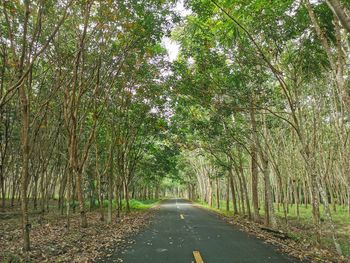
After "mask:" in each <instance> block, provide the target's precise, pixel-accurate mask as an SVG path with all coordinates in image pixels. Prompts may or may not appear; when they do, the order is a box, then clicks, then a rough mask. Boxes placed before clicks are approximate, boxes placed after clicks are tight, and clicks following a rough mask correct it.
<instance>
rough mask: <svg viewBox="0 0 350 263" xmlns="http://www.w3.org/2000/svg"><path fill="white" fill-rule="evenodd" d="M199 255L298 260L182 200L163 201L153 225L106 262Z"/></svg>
mask: <svg viewBox="0 0 350 263" xmlns="http://www.w3.org/2000/svg"><path fill="white" fill-rule="evenodd" d="M194 251H198V252H199V253H197V252H195V254H196V255H195V256H196V258H197V261H196V259H195V256H194V253H193V252H194ZM200 258H201V259H202V260H203V262H205V263H231V262H259V263H261V262H272V263H273V262H276V263H283V262H297V261H296V260H294V259H291V258H289V257H288V256H286V255H283V254H281V253H279V252H277V251H276V249H275V248H274V247H273V246H271V245H268V244H265V243H263V241H261V240H259V239H257V238H255V237H253V236H251V235H248V234H247V233H245V232H243V231H240V230H239V229H237V228H236V227H234V226H233V225H230V224H228V223H227V222H225V221H223V220H221V219H220V218H218V217H217V216H215V215H214V214H213V213H211V212H209V211H206V210H204V209H200V208H197V207H194V206H193V205H192V204H191V203H190V202H187V201H185V200H181V199H169V200H166V201H164V202H162V204H161V207H160V211H159V212H158V213H157V215H156V216H155V218H154V219H153V220H152V223H151V224H150V226H149V227H148V228H146V229H145V230H143V231H142V232H141V233H139V234H138V235H136V236H135V237H133V238H132V239H131V240H130V241H129V245H128V246H126V247H124V248H123V249H119V250H118V249H117V250H116V252H115V254H114V255H113V256H112V257H111V258H109V259H105V260H103V262H126V263H136V262H140V263H148V262H149V263H190V262H201V261H200Z"/></svg>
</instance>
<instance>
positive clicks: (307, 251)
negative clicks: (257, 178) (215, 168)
mask: <svg viewBox="0 0 350 263" xmlns="http://www.w3.org/2000/svg"><path fill="white" fill-rule="evenodd" d="M196 204H197V205H198V206H200V207H202V208H205V209H208V210H211V211H214V212H216V213H217V214H219V215H221V217H222V218H223V219H224V220H226V221H227V222H229V223H231V224H234V225H238V226H239V227H241V228H242V229H243V230H244V231H246V232H249V233H252V234H254V235H255V236H257V237H258V238H261V239H263V240H265V241H266V242H268V243H271V244H274V245H277V246H278V247H280V249H281V250H282V251H284V252H285V253H288V254H290V255H292V256H294V257H297V258H300V259H308V260H310V261H311V262H350V216H348V214H347V211H346V209H344V208H342V207H340V206H339V207H337V212H333V214H332V216H333V221H334V223H335V226H336V231H337V233H336V234H337V238H338V241H339V243H340V244H341V248H342V251H343V254H344V255H343V256H338V254H337V252H336V251H335V248H334V243H333V241H332V238H331V232H330V228H329V226H328V225H327V223H326V222H323V226H322V229H321V243H320V244H317V242H316V236H315V228H314V227H313V224H312V216H311V207H310V206H309V207H308V208H305V207H304V206H300V215H299V219H298V218H297V216H296V215H295V214H294V213H295V209H294V207H290V208H289V214H288V216H287V219H288V225H287V224H286V223H285V219H284V216H283V212H282V209H281V210H280V212H278V211H277V209H276V215H277V220H278V223H279V229H278V230H279V231H280V234H279V233H273V232H270V231H266V229H265V226H264V224H263V214H262V215H261V220H260V222H257V223H254V222H252V221H250V220H248V219H247V217H245V216H241V215H233V212H232V207H231V205H232V204H231V203H230V211H226V202H225V201H222V202H220V208H219V209H217V208H216V207H210V206H209V205H208V204H207V203H204V202H202V201H198V202H196ZM213 204H215V202H213ZM321 215H322V210H321Z"/></svg>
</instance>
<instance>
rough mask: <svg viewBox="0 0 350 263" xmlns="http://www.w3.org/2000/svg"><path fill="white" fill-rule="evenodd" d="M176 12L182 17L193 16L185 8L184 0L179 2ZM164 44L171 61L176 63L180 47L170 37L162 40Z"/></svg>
mask: <svg viewBox="0 0 350 263" xmlns="http://www.w3.org/2000/svg"><path fill="white" fill-rule="evenodd" d="M174 10H175V11H176V12H177V13H179V14H180V16H181V17H186V16H187V15H189V14H191V11H190V10H188V9H186V8H185V6H184V2H183V0H181V1H179V2H177V4H176V6H175V8H174ZM162 44H163V45H164V47H165V48H166V50H167V52H168V56H169V60H170V61H171V62H172V61H174V60H175V59H176V57H177V55H178V53H179V49H180V45H179V44H178V43H176V42H175V41H173V40H171V39H170V38H169V37H164V38H163V39H162Z"/></svg>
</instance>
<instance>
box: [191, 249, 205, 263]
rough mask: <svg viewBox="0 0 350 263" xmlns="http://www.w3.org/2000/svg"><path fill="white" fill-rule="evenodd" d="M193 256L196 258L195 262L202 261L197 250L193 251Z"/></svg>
mask: <svg viewBox="0 0 350 263" xmlns="http://www.w3.org/2000/svg"><path fill="white" fill-rule="evenodd" d="M193 256H194V259H195V260H196V263H204V261H203V259H202V256H201V254H200V253H199V251H193Z"/></svg>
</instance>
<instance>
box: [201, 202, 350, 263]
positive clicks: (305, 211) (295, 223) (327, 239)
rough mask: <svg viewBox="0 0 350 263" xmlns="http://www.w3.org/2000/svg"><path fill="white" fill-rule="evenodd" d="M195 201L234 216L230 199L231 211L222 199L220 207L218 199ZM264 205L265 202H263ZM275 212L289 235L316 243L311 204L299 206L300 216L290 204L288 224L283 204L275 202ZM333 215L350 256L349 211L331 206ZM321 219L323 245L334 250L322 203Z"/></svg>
mask: <svg viewBox="0 0 350 263" xmlns="http://www.w3.org/2000/svg"><path fill="white" fill-rule="evenodd" d="M195 203H197V204H199V205H201V206H202V207H204V208H206V209H209V210H212V211H214V212H216V213H219V214H221V215H223V216H226V217H234V215H233V211H232V210H233V206H232V202H231V201H230V204H229V211H227V210H226V201H225V200H220V203H219V205H220V207H219V208H217V207H216V205H217V204H216V200H215V198H214V199H213V206H212V207H211V206H210V205H209V204H208V203H206V202H204V201H202V200H197V201H195ZM261 207H263V204H261ZM274 207H275V213H276V217H277V220H278V222H279V224H280V226H281V227H282V228H283V230H284V231H286V232H288V235H289V236H290V237H291V238H292V239H294V240H297V241H298V240H306V241H307V242H309V243H311V244H315V245H316V237H315V233H314V227H313V222H312V207H311V205H308V206H305V205H300V206H299V218H298V216H297V211H296V205H295V204H294V205H289V207H288V213H287V221H288V225H286V224H285V218H284V212H283V207H282V205H280V206H279V209H278V206H277V204H274ZM331 209H332V211H331V213H332V214H331V215H332V220H333V222H334V225H335V228H336V234H337V238H338V242H339V243H340V246H341V248H342V251H343V254H344V256H345V257H349V256H350V242H349V240H350V215H349V214H348V211H347V209H346V208H345V207H343V206H339V205H337V206H336V211H334V210H333V206H332V207H331ZM320 214H321V221H322V239H321V247H323V248H326V249H329V250H332V251H334V243H333V240H332V238H331V235H330V234H331V232H330V228H329V225H328V222H327V218H326V215H325V211H324V207H323V205H321V207H320ZM260 216H261V217H263V216H264V210H263V209H260ZM240 217H242V215H237V216H236V217H235V218H237V220H239V218H240Z"/></svg>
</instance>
